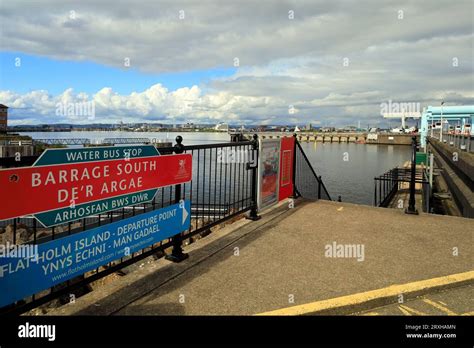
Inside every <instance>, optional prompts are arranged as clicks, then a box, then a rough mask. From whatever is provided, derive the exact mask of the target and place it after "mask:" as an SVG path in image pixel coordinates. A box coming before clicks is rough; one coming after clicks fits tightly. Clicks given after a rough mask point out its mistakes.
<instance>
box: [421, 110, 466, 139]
mask: <svg viewBox="0 0 474 348" xmlns="http://www.w3.org/2000/svg"><path fill="white" fill-rule="evenodd" d="M473 121H474V105H463V106H428V107H427V108H426V109H425V110H423V113H422V115H421V128H420V142H421V146H422V147H425V146H426V143H427V141H426V139H427V137H428V136H431V137H433V136H434V135H438V136H439V135H440V134H442V130H443V131H444V129H445V124H446V123H451V124H454V123H456V124H458V123H459V125H460V126H462V127H463V128H464V127H465V126H466V125H469V129H468V131H467V132H463V133H464V134H465V135H469V136H472V135H474V132H473V129H472V123H473ZM436 122H441V123H442V124H441V127H440V129H439V130H437V129H435V123H436ZM436 133H438V134H436ZM466 133H467V134H466ZM441 138H442V136H441ZM441 140H442V139H441Z"/></svg>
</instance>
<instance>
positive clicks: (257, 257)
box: [113, 201, 474, 315]
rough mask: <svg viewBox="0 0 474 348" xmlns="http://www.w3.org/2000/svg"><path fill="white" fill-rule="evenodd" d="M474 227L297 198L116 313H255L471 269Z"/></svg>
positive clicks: (447, 218)
mask: <svg viewBox="0 0 474 348" xmlns="http://www.w3.org/2000/svg"><path fill="white" fill-rule="evenodd" d="M473 234H474V220H472V219H465V218H459V217H451V216H440V215H430V214H420V215H406V214H404V213H403V212H401V211H399V210H395V209H385V208H374V207H370V206H363V205H355V204H350V203H340V202H328V201H318V202H299V203H298V202H297V207H296V208H295V209H293V210H292V211H291V213H290V212H289V213H288V216H283V217H280V218H279V220H278V222H277V223H271V224H263V225H262V226H261V227H259V228H258V229H256V230H255V231H253V232H252V233H248V234H246V235H245V236H243V237H242V238H239V239H238V240H236V241H235V242H232V243H230V244H228V245H226V246H225V247H222V249H220V250H219V251H217V252H215V253H213V255H212V256H210V257H208V258H206V259H204V260H203V261H201V262H200V263H199V264H197V265H193V266H192V267H190V268H189V270H185V271H183V272H182V273H181V274H179V275H178V276H176V277H174V278H173V279H171V280H170V281H167V282H165V283H164V284H162V285H161V286H159V287H157V288H156V289H154V290H152V291H150V292H148V294H147V295H146V296H143V297H141V298H139V299H137V300H134V301H132V302H130V303H129V304H126V305H124V306H122V307H121V308H120V309H117V310H116V311H115V312H114V313H113V314H116V315H176V314H177V315H243V314H244V315H251V314H258V313H262V312H266V311H272V310H276V309H280V308H285V307H291V306H296V305H300V304H305V303H308V302H313V301H318V300H325V299H331V298H335V297H340V296H345V295H349V294H354V293H360V292H364V291H370V290H375V289H380V288H384V287H387V286H390V285H394V284H405V283H410V282H415V281H420V280H425V279H431V278H436V277H442V276H447V275H450V274H456V273H462V272H467V271H471V270H473V268H474V267H473V266H474V262H473V251H472V245H473ZM334 246H335V249H336V253H335V254H334V255H333V256H335V257H329V256H330V255H329V251H332V249H333V247H334ZM340 246H342V247H343V249H341V248H340ZM347 246H349V247H347ZM351 246H354V247H357V246H358V247H359V249H356V248H354V249H351V248H350V247H351ZM344 247H346V248H344ZM362 247H363V249H362ZM338 248H339V249H338ZM337 250H339V251H341V250H343V251H345V253H340V254H339V255H338V254H337ZM351 250H352V251H356V250H359V251H361V250H363V254H359V255H351V254H350V251H351ZM338 256H345V257H338ZM351 256H356V257H351ZM191 257H192V255H191Z"/></svg>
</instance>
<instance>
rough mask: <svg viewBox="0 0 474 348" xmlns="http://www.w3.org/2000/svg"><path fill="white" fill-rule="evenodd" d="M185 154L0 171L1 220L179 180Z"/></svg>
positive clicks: (188, 160)
mask: <svg viewBox="0 0 474 348" xmlns="http://www.w3.org/2000/svg"><path fill="white" fill-rule="evenodd" d="M191 178H192V157H191V155H190V154H179V155H167V156H151V157H141V158H130V159H128V160H125V159H119V160H109V161H95V162H82V163H71V164H59V165H47V166H40V167H22V168H13V169H3V170H0V197H2V198H1V199H0V220H5V219H10V218H14V217H19V216H23V215H28V214H35V213H40V212H46V211H51V210H56V209H59V208H63V207H68V206H71V205H78V204H81V203H87V202H93V201H97V200H101V199H106V198H111V197H115V196H120V195H124V194H129V193H134V192H140V191H144V190H149V189H154V188H159V187H164V186H169V185H175V184H180V183H184V182H188V181H190V180H191Z"/></svg>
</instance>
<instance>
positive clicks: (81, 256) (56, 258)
mask: <svg viewBox="0 0 474 348" xmlns="http://www.w3.org/2000/svg"><path fill="white" fill-rule="evenodd" d="M190 212H191V203H190V201H189V200H186V201H183V202H182V203H178V204H174V205H171V206H169V207H166V208H162V209H158V210H154V211H151V212H148V213H145V214H140V215H137V216H134V217H131V218H128V219H125V220H122V221H117V222H114V223H111V224H108V225H104V226H99V227H97V228H94V229H91V230H88V231H84V232H80V233H76V234H73V235H71V236H68V237H64V238H60V239H57V240H52V241H49V242H46V243H43V244H39V245H35V246H31V245H29V246H28V245H22V246H10V248H9V249H8V251H6V250H3V252H2V255H0V307H3V306H6V305H8V304H10V303H13V302H15V301H18V300H20V299H23V298H25V297H27V296H30V295H32V294H35V293H37V292H39V291H42V290H44V289H47V288H49V287H51V286H54V285H56V284H59V283H62V282H64V281H66V280H69V279H72V278H74V277H77V276H79V275H82V274H84V273H86V272H88V271H91V270H93V269H96V268H97V267H99V266H102V265H105V264H107V263H109V262H112V261H115V260H117V259H120V258H121V257H124V256H128V255H131V254H132V253H134V252H137V251H139V250H141V249H143V248H145V247H149V246H150V245H152V244H155V243H158V242H160V241H162V240H164V239H167V238H170V237H172V236H174V235H176V234H178V233H180V232H182V231H184V230H187V229H188V228H189V227H190V225H191V214H190ZM19 247H24V248H28V247H30V248H32V247H35V249H34V251H33V252H25V251H24V250H23V251H22V250H19ZM14 248H17V249H14ZM14 253H15V254H14Z"/></svg>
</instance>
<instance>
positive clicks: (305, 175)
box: [293, 137, 331, 201]
mask: <svg viewBox="0 0 474 348" xmlns="http://www.w3.org/2000/svg"><path fill="white" fill-rule="evenodd" d="M294 159H295V161H294V163H293V166H294V167H293V172H294V190H295V194H294V196H295V197H303V198H307V199H313V200H317V199H324V200H329V201H330V200H331V196H330V195H329V192H328V190H327V189H326V186H325V185H324V183H323V181H322V179H321V176H318V175H317V174H316V172H315V170H314V168H313V166H312V165H311V162H310V161H309V160H308V157H307V156H306V154H305V153H304V151H303V149H302V147H301V145H300V143H299V141H298V140H297V139H296V137H295V153H294Z"/></svg>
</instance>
